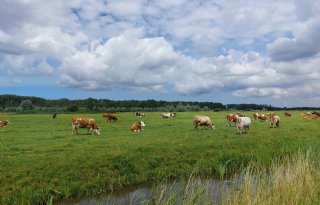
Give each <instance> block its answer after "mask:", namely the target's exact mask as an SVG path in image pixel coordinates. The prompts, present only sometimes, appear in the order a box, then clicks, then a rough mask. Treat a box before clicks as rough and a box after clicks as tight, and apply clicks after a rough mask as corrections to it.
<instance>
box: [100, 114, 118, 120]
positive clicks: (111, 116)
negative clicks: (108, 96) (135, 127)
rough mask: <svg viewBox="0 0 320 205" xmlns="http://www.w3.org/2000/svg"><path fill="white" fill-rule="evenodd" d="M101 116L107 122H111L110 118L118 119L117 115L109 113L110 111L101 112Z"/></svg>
mask: <svg viewBox="0 0 320 205" xmlns="http://www.w3.org/2000/svg"><path fill="white" fill-rule="evenodd" d="M102 117H103V118H106V119H107V122H111V120H113V122H116V121H118V117H117V115H115V114H110V113H103V114H102Z"/></svg>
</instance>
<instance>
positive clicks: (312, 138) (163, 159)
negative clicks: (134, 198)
mask: <svg viewBox="0 0 320 205" xmlns="http://www.w3.org/2000/svg"><path fill="white" fill-rule="evenodd" d="M300 113H301V112H292V114H293V116H292V117H291V118H285V117H284V115H283V112H278V115H279V116H280V117H281V123H280V128H274V129H273V128H268V124H267V123H266V122H259V121H253V122H252V126H251V128H250V131H249V132H248V133H247V134H243V135H238V134H236V128H235V127H231V128H228V127H226V122H225V116H226V114H227V113H226V112H218V113H213V112H202V113H198V114H204V115H208V116H210V117H211V118H212V119H213V121H214V122H215V124H216V130H215V131H214V130H210V129H205V128H199V129H198V130H196V129H195V128H194V127H193V125H192V117H193V115H194V114H196V113H193V112H192V113H191V112H183V113H178V114H177V117H176V118H170V119H161V113H146V117H145V118H142V119H143V120H144V121H145V123H146V127H145V129H144V131H142V132H141V133H133V132H130V131H129V128H130V125H131V124H132V123H133V122H136V121H139V120H141V118H137V117H135V116H134V114H133V113H118V114H117V115H118V117H119V121H118V122H116V123H107V122H106V120H104V119H103V118H102V117H101V114H92V115H88V114H84V115H81V116H90V117H93V118H95V119H96V120H97V122H98V125H99V126H100V127H101V129H102V130H101V135H86V132H87V131H86V130H80V134H79V135H74V136H72V135H71V117H72V116H73V115H71V114H59V115H58V116H57V118H56V119H52V115H49V114H32V115H31V114H30V115H16V114H0V119H2V120H3V119H7V120H9V121H10V122H11V124H10V125H9V126H7V127H5V128H1V129H0V203H1V204H39V203H47V202H48V201H49V199H51V198H52V197H53V199H54V200H58V199H61V198H65V199H66V198H73V197H79V196H80V197H88V196H93V195H99V194H103V193H105V192H107V191H110V190H115V189H121V187H123V186H126V185H132V184H139V183H144V182H154V181H159V180H163V179H168V178H179V177H187V176H189V175H190V174H191V173H192V172H196V173H199V174H201V175H213V176H217V177H219V176H222V175H227V176H228V175H230V174H231V173H236V172H237V170H238V169H239V168H240V167H241V166H243V165H246V164H248V163H249V162H250V163H257V164H259V165H263V166H269V165H270V163H271V162H272V160H274V159H275V158H279V157H281V156H288V155H292V154H294V153H296V152H297V151H298V150H314V151H315V152H317V153H318V152H319V148H320V140H319V139H320V132H319V126H320V121H319V119H318V120H311V121H309V120H304V119H303V118H302V117H301V116H300ZM247 115H248V116H250V117H251V116H252V112H248V113H247Z"/></svg>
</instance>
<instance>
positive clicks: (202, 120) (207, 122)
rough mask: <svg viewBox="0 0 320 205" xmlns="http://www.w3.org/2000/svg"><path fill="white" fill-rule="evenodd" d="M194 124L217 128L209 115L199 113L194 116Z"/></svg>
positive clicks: (196, 126)
mask: <svg viewBox="0 0 320 205" xmlns="http://www.w3.org/2000/svg"><path fill="white" fill-rule="evenodd" d="M193 124H194V126H195V128H198V126H205V127H209V128H212V129H215V127H214V123H213V122H212V121H211V119H210V117H208V116H199V115H196V116H194V118H193Z"/></svg>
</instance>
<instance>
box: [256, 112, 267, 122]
mask: <svg viewBox="0 0 320 205" xmlns="http://www.w3.org/2000/svg"><path fill="white" fill-rule="evenodd" d="M253 120H260V121H268V120H267V116H266V115H265V114H259V113H257V112H254V113H253Z"/></svg>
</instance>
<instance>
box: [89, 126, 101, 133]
mask: <svg viewBox="0 0 320 205" xmlns="http://www.w3.org/2000/svg"><path fill="white" fill-rule="evenodd" d="M91 131H92V133H93V134H97V135H100V128H99V127H97V128H96V129H91Z"/></svg>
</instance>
